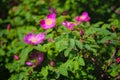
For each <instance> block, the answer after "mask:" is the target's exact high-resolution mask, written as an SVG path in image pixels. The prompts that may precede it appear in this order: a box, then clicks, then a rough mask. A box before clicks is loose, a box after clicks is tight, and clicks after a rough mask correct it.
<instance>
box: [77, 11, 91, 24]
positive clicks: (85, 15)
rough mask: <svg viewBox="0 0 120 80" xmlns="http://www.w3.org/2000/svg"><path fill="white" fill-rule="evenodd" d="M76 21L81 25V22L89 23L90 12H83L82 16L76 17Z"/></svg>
mask: <svg viewBox="0 0 120 80" xmlns="http://www.w3.org/2000/svg"><path fill="white" fill-rule="evenodd" d="M75 20H76V21H77V23H78V24H79V23H81V22H89V21H90V17H89V15H88V12H83V13H82V15H81V16H77V17H75Z"/></svg>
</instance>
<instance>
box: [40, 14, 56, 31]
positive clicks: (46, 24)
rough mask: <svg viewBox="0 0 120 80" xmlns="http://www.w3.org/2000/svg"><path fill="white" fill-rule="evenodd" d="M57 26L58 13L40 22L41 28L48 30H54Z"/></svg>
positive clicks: (49, 15)
mask: <svg viewBox="0 0 120 80" xmlns="http://www.w3.org/2000/svg"><path fill="white" fill-rule="evenodd" d="M55 24H56V13H52V14H48V15H47V18H46V19H42V20H41V21H40V26H41V27H42V28H43V29H45V30H47V29H49V28H54V27H55Z"/></svg>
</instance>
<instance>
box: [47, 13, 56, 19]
mask: <svg viewBox="0 0 120 80" xmlns="http://www.w3.org/2000/svg"><path fill="white" fill-rule="evenodd" d="M47 18H56V13H52V14H48V15H47Z"/></svg>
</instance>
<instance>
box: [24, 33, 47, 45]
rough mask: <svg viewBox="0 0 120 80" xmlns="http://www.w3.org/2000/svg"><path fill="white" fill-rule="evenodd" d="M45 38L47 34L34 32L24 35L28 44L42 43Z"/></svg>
mask: <svg viewBox="0 0 120 80" xmlns="http://www.w3.org/2000/svg"><path fill="white" fill-rule="evenodd" d="M44 40H45V34H41V33H39V34H37V35H35V34H32V33H29V34H27V35H26V36H25V37H24V42H25V43H27V44H33V45H37V44H40V43H42V42H43V41H44Z"/></svg>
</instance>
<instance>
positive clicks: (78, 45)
mask: <svg viewBox="0 0 120 80" xmlns="http://www.w3.org/2000/svg"><path fill="white" fill-rule="evenodd" d="M75 42H76V45H77V47H79V48H80V49H82V48H83V44H82V42H80V41H79V40H75Z"/></svg>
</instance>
